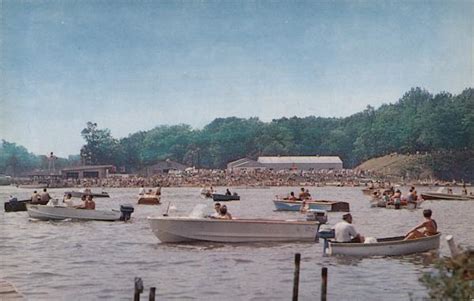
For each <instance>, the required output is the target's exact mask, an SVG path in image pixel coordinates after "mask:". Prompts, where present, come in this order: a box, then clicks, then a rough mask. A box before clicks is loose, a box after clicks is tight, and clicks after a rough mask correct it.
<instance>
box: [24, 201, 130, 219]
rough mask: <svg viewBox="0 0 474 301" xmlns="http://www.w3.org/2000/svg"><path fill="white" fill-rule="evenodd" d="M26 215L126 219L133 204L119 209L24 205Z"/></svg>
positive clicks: (34, 216)
mask: <svg viewBox="0 0 474 301" xmlns="http://www.w3.org/2000/svg"><path fill="white" fill-rule="evenodd" d="M26 207H27V210H28V215H29V216H30V217H31V218H35V219H39V220H65V219H72V220H87V221H118V220H128V219H129V218H130V215H131V214H132V212H133V211H134V209H133V206H130V205H121V206H120V210H88V209H76V208H72V207H61V206H47V205H31V204H28V205H26Z"/></svg>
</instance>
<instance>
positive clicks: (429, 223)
mask: <svg viewBox="0 0 474 301" xmlns="http://www.w3.org/2000/svg"><path fill="white" fill-rule="evenodd" d="M431 215H432V211H431V209H425V210H423V216H424V217H425V221H424V222H422V223H421V224H419V225H418V226H416V227H415V228H413V229H411V230H410V231H409V232H408V233H407V235H406V236H405V240H408V239H416V238H422V237H426V236H432V235H435V234H437V233H438V225H437V224H436V221H435V220H434V219H432V218H431Z"/></svg>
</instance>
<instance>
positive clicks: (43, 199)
mask: <svg viewBox="0 0 474 301" xmlns="http://www.w3.org/2000/svg"><path fill="white" fill-rule="evenodd" d="M51 199H52V197H51V196H50V195H49V192H48V191H47V189H46V188H44V189H43V193H41V200H40V201H39V203H40V204H41V205H46V204H48V202H49V200H51Z"/></svg>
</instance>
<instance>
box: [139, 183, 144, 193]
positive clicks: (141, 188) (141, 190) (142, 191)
mask: <svg viewBox="0 0 474 301" xmlns="http://www.w3.org/2000/svg"><path fill="white" fill-rule="evenodd" d="M138 195H145V187H144V186H143V185H142V187H140V190H139V191H138Z"/></svg>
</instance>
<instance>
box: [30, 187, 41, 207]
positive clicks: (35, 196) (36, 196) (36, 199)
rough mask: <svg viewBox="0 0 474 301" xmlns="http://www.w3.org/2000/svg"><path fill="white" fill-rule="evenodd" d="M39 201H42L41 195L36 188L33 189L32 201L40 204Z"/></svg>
mask: <svg viewBox="0 0 474 301" xmlns="http://www.w3.org/2000/svg"><path fill="white" fill-rule="evenodd" d="M39 201H41V195H40V194H39V193H38V192H37V191H36V190H35V191H33V194H32V195H31V203H32V204H39Z"/></svg>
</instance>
